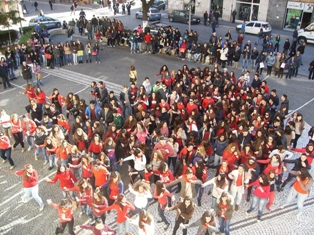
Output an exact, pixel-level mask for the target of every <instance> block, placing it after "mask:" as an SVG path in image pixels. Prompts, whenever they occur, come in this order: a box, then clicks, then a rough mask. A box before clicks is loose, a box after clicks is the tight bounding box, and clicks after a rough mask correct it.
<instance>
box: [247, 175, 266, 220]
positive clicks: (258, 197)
mask: <svg viewBox="0 0 314 235" xmlns="http://www.w3.org/2000/svg"><path fill="white" fill-rule="evenodd" d="M251 186H256V188H255V190H254V193H253V201H252V204H251V207H250V209H248V210H247V211H246V214H249V213H251V212H252V211H253V210H254V209H255V207H256V206H257V204H258V212H257V221H260V220H261V216H262V214H263V210H264V207H265V205H266V202H267V199H268V198H269V194H270V185H269V181H268V177H267V175H262V176H260V177H259V178H258V180H256V181H255V182H253V183H251V184H249V185H247V186H246V187H251Z"/></svg>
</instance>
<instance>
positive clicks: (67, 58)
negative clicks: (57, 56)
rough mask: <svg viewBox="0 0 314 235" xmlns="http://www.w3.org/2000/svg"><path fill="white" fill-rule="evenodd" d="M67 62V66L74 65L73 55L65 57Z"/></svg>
mask: <svg viewBox="0 0 314 235" xmlns="http://www.w3.org/2000/svg"><path fill="white" fill-rule="evenodd" d="M65 62H66V64H72V63H73V61H72V56H71V54H66V55H65Z"/></svg>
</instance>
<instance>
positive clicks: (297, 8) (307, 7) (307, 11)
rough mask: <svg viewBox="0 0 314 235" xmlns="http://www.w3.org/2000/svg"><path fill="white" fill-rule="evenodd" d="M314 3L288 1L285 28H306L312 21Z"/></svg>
mask: <svg viewBox="0 0 314 235" xmlns="http://www.w3.org/2000/svg"><path fill="white" fill-rule="evenodd" d="M313 8H314V3H304V2H290V1H289V2H288V3H287V8H286V16H285V21H284V26H283V28H284V29H286V30H294V29H295V28H297V29H301V28H305V27H306V26H307V25H309V24H310V23H311V21H312V14H313Z"/></svg>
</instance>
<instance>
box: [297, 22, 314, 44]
mask: <svg viewBox="0 0 314 235" xmlns="http://www.w3.org/2000/svg"><path fill="white" fill-rule="evenodd" d="M303 42H306V43H314V22H313V23H311V24H309V25H308V26H307V27H305V28H304V29H300V30H299V31H298V43H300V44H302V43H303Z"/></svg>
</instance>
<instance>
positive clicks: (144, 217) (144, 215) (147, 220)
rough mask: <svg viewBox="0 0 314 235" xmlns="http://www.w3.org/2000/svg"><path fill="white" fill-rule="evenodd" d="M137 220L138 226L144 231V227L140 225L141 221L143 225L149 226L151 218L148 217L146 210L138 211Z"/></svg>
mask: <svg viewBox="0 0 314 235" xmlns="http://www.w3.org/2000/svg"><path fill="white" fill-rule="evenodd" d="M138 216H139V220H138V226H139V227H140V228H141V229H144V225H143V224H142V222H143V220H145V224H149V225H150V224H151V223H152V218H151V217H150V215H149V214H148V213H147V211H146V210H143V209H142V210H140V212H139V214H138Z"/></svg>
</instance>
